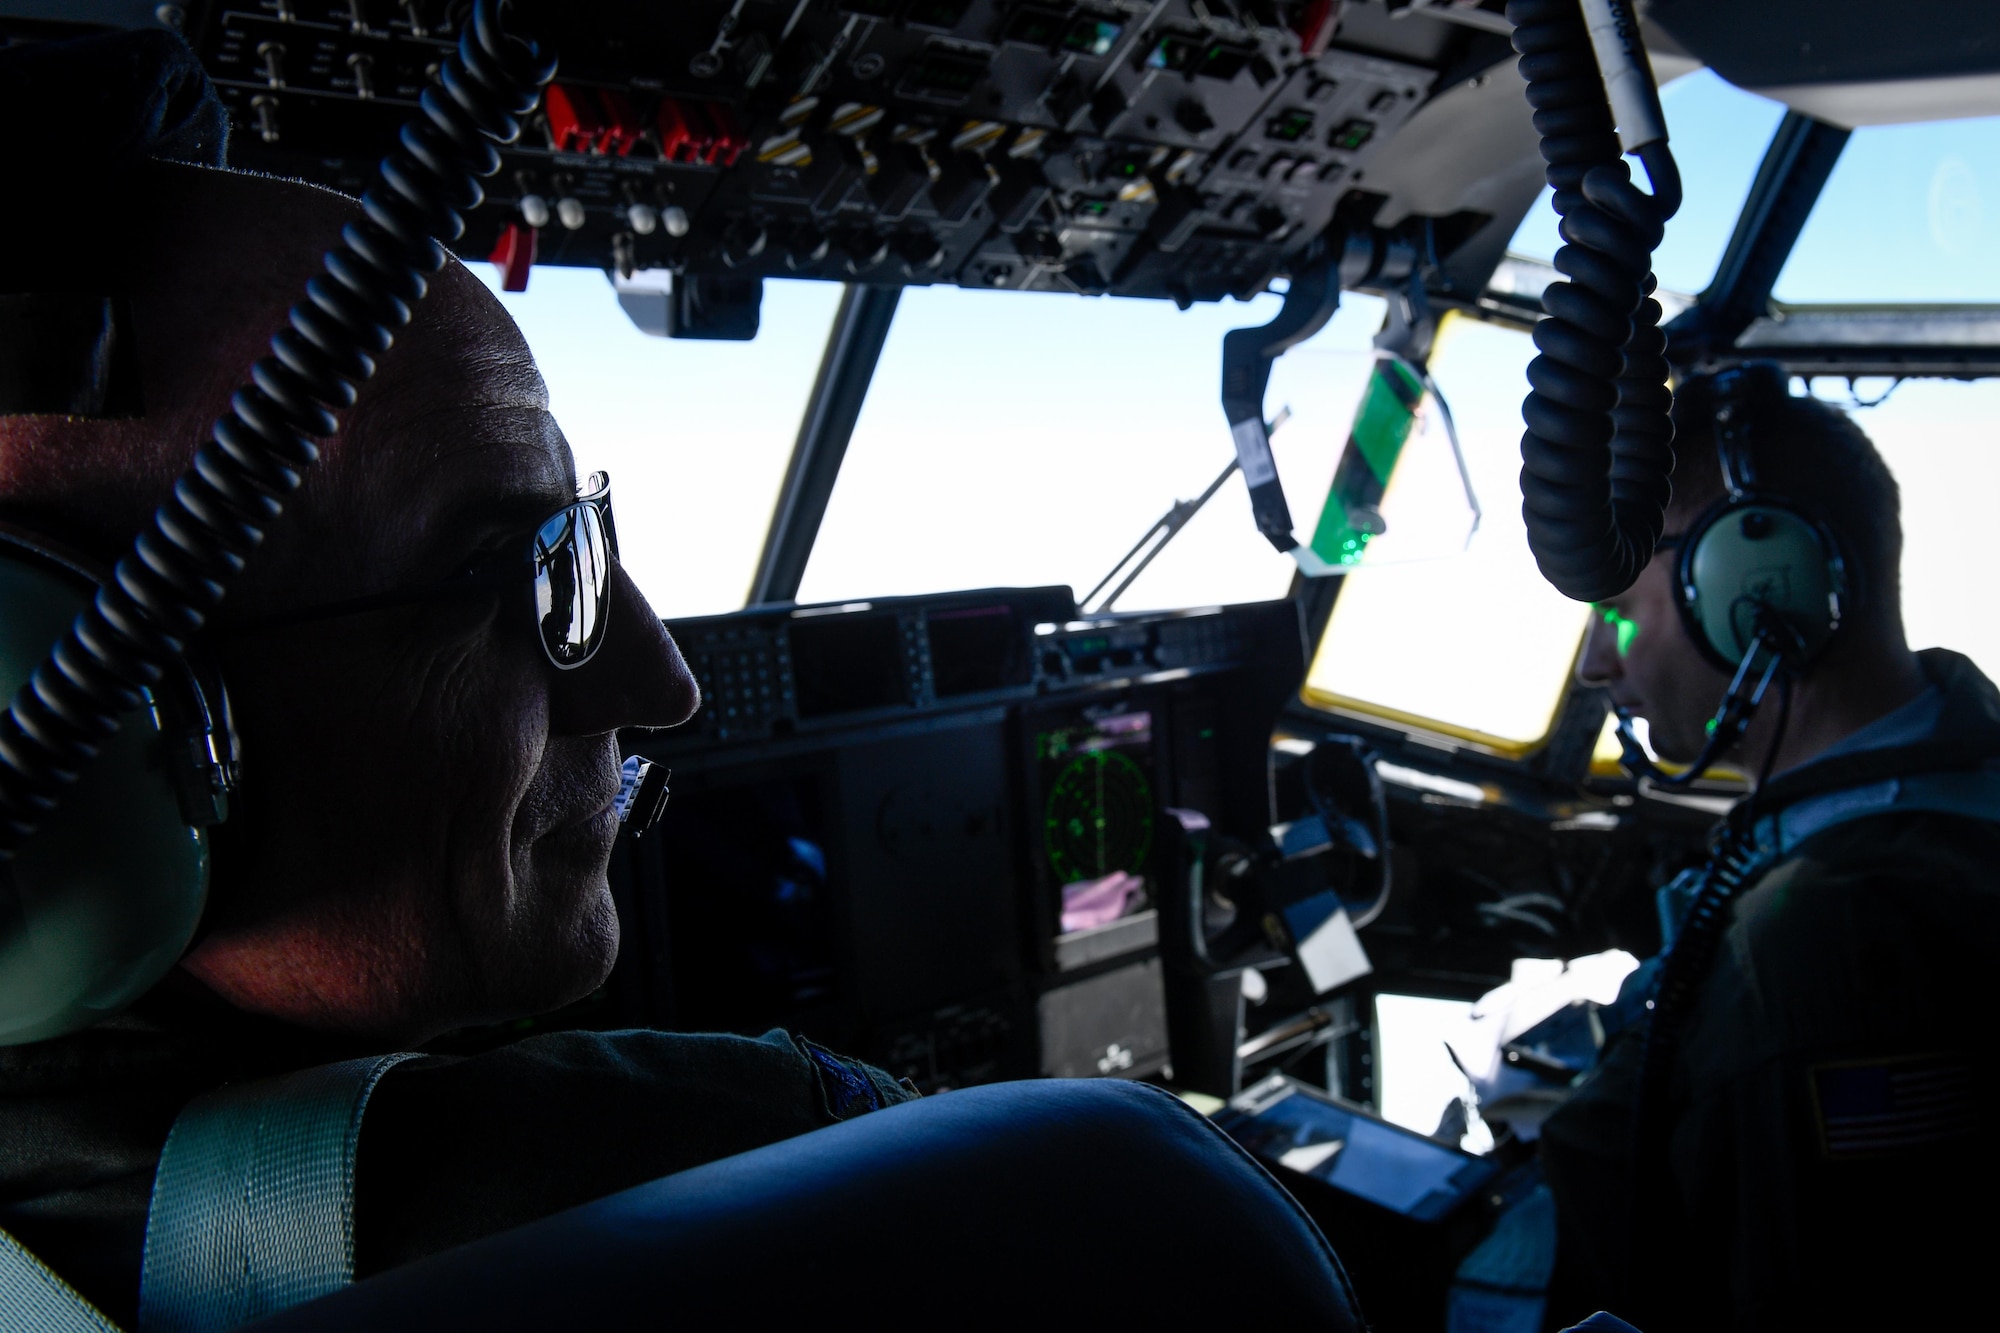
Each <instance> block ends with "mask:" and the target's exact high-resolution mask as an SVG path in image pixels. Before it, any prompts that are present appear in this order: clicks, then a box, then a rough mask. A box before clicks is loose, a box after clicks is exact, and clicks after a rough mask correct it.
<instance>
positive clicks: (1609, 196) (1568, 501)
mask: <svg viewBox="0 0 2000 1333" xmlns="http://www.w3.org/2000/svg"><path fill="white" fill-rule="evenodd" d="M1507 18H1508V21H1509V22H1511V23H1512V24H1513V25H1514V49H1515V50H1516V51H1518V52H1520V56H1521V60H1520V66H1519V68H1520V71H1521V77H1522V78H1523V79H1525V80H1526V81H1527V85H1528V102H1529V105H1531V106H1532V107H1533V108H1534V113H1535V129H1536V131H1537V133H1539V134H1540V136H1541V148H1542V157H1543V160H1544V161H1545V162H1546V163H1547V164H1548V165H1547V178H1548V183H1549V185H1550V187H1551V188H1553V189H1554V191H1555V201H1554V202H1555V210H1556V212H1557V213H1558V214H1560V215H1561V216H1562V224H1561V230H1562V237H1563V240H1564V241H1565V242H1566V244H1565V245H1564V246H1563V247H1562V248H1561V249H1560V250H1558V251H1557V252H1556V255H1555V261H1554V262H1555V267H1556V269H1557V270H1558V271H1560V272H1561V273H1563V274H1564V275H1565V276H1566V277H1567V278H1568V281H1567V282H1558V283H1554V284H1552V285H1551V286H1550V287H1549V288H1548V290H1547V292H1545V293H1544V294H1543V297H1542V304H1543V307H1544V308H1545V309H1546V310H1547V311H1548V314H1549V318H1547V319H1544V320H1542V321H1541V322H1540V323H1539V324H1537V325H1536V326H1535V332H1534V339H1535V346H1536V347H1537V348H1538V349H1539V350H1540V352H1541V355H1540V356H1538V357H1536V358H1535V360H1534V361H1533V362H1532V363H1531V364H1530V365H1529V367H1528V382H1529V384H1530V386H1531V388H1532V392H1530V393H1529V395H1528V397H1527V400H1526V401H1525V402H1524V403H1523V404H1522V405H1521V415H1522V418H1523V420H1524V421H1525V423H1526V425H1527V433H1526V434H1524V435H1523V436H1522V437H1521V496H1522V501H1521V509H1522V514H1523V517H1524V518H1525V519H1526V520H1527V526H1528V545H1529V547H1530V549H1532V550H1533V551H1534V555H1535V563H1536V564H1537V565H1539V566H1540V567H1541V571H1542V574H1543V576H1544V577H1545V578H1547V579H1548V580H1549V582H1550V583H1552V584H1553V585H1555V587H1556V589H1557V590H1558V591H1560V592H1561V593H1563V594H1564V595H1565V596H1568V597H1573V598H1575V599H1577V600H1578V601H1585V602H1591V601H1600V600H1602V599H1604V598H1606V597H1612V596H1616V595H1617V594H1618V593H1621V592H1623V591H1624V590H1625V589H1627V588H1629V587H1631V586H1632V583H1633V580H1635V579H1637V578H1638V576H1639V571H1640V570H1642V569H1644V568H1645V567H1646V563H1647V562H1648V561H1649V560H1651V559H1652V557H1653V550H1654V547H1655V546H1656V545H1657V544H1658V542H1659V539H1660V532H1661V527H1662V524H1663V523H1664V516H1665V512H1666V505H1667V500H1668V498H1669V497H1670V495H1671V494H1672V489H1671V486H1670V483H1669V477H1670V476H1671V474H1672V472H1673V466H1674V452H1673V438H1674V432H1673V422H1672V420H1671V418H1670V417H1669V415H1668V413H1669V411H1670V409H1671V408H1672V406H1673V395H1672V392H1671V391H1670V390H1669V389H1668V387H1667V373H1668V366H1667V359H1666V348H1667V342H1666V335H1665V334H1663V333H1662V332H1661V331H1660V327H1659V325H1660V317H1661V309H1660V303H1659V302H1658V301H1656V300H1654V299H1653V291H1654V288H1655V286H1656V285H1657V284H1656V282H1655V279H1654V277H1653V274H1652V272H1651V269H1652V262H1653V260H1652V255H1653V251H1654V249H1655V248H1657V247H1658V245H1659V243H1660V239H1661V237H1662V235H1663V234H1664V227H1665V223H1666V220H1667V219H1668V218H1670V217H1672V216H1673V215H1674V214H1675V213H1676V212H1677V211H1678V210H1679V209H1680V204H1681V179H1680V170H1679V168H1678V167H1677V166H1676V165H1675V163H1674V157H1673V153H1672V151H1671V150H1670V149H1669V148H1668V146H1667V132H1666V119H1665V116H1664V115H1663V114H1662V112H1661V110H1660V104H1659V93H1658V90H1657V89H1656V88H1655V87H1654V85H1653V78H1652V70H1651V66H1650V65H1648V64H1647V61H1646V52H1645V47H1644V45H1643V43H1642V42H1641V41H1640V39H1639V27H1638V20H1637V16H1636V15H1635V14H1634V12H1633V10H1632V7H1631V4H1630V0H1581V3H1579V0H1509V3H1508V5H1507ZM1621 141H1622V143H1623V147H1624V150H1625V151H1629V152H1632V153H1634V154H1635V155H1636V156H1637V157H1638V158H1639V161H1640V163H1641V164H1642V165H1643V166H1644V167H1645V168H1646V175H1647V178H1648V180H1649V181H1650V182H1651V184H1652V187H1653V192H1652V194H1650V195H1648V194H1646V193H1645V192H1643V191H1641V190H1640V189H1639V188H1638V186H1637V185H1635V184H1634V183H1633V180H1632V172H1631V169H1630V168H1629V167H1628V166H1627V165H1626V163H1625V162H1624V160H1623V158H1622V157H1621V149H1620V145H1621Z"/></svg>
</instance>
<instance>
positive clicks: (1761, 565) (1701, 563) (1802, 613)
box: [1618, 361, 1855, 787]
mask: <svg viewBox="0 0 2000 1333" xmlns="http://www.w3.org/2000/svg"><path fill="white" fill-rule="evenodd" d="M1707 388H1708V391H1709V393H1710V395H1711V396H1712V399H1713V404H1714V406H1713V417H1712V422H1713V429H1714V434H1715V447H1716V451H1717V453H1718V455H1719V457H1720V461H1721V464H1722V481H1723V487H1724V490H1725V494H1724V496H1723V498H1722V499H1720V500H1718V501H1716V502H1715V503H1714V504H1713V505H1710V506H1709V507H1708V509H1707V510H1705V511H1703V513H1702V515H1701V516H1700V517H1699V518H1697V519H1696V520H1695V521H1694V523H1693V525H1692V526H1690V527H1689V528H1688V530H1687V532H1686V533H1685V534H1683V535H1682V537H1681V538H1680V539H1679V540H1680V558H1679V560H1678V562H1677V563H1676V565H1675V570H1674V584H1675V597H1674V603H1675V606H1676V608H1677V609H1678V611H1679V613H1680V617H1681V624H1682V626H1683V628H1685V629H1686V631H1687V634H1688V637H1689V638H1690V639H1692V640H1693V641H1694V644H1695V646H1696V647H1697V648H1698V649H1699V650H1700V651H1701V654H1702V656H1703V657H1704V658H1706V659H1707V660H1708V661H1709V662H1711V663H1713V664H1714V665H1715V666H1717V667H1719V668H1720V669H1721V670H1723V671H1726V672H1728V673H1730V681H1729V688H1728V690H1727V691H1725V692H1724V694H1723V696H1722V701H1721V703H1720V704H1719V705H1718V706H1717V708H1716V712H1715V716H1714V718H1713V719H1712V720H1711V721H1710V722H1709V724H1708V740H1707V741H1706V743H1704V745H1703V746H1702V749H1701V753H1700V755H1699V756H1697V757H1696V759H1695V761H1694V763H1693V764H1691V765H1690V766H1689V767H1688V768H1687V769H1686V770H1685V771H1683V772H1681V773H1676V774H1672V775H1669V774H1667V773H1665V772H1663V771H1661V770H1660V769H1659V768H1658V767H1657V766H1656V765H1654V763H1653V762H1652V760H1651V759H1650V758H1648V756H1647V755H1646V751H1645V748H1644V747H1643V746H1642V745H1641V744H1640V743H1639V739H1638V736H1637V735H1636V734H1635V733H1634V731H1633V728H1632V718H1631V717H1630V716H1629V715H1628V714H1626V713H1624V712H1622V711H1621V712H1620V713H1619V715H1618V739H1619V744H1620V746H1621V748H1622V749H1623V751H1624V755H1623V758H1622V760H1621V763H1622V764H1623V765H1624V767H1625V768H1626V770H1627V771H1629V772H1631V773H1632V774H1633V775H1634V776H1635V777H1645V778H1648V779H1650V780H1651V781H1652V782H1654V783H1655V784H1658V785H1661V786H1671V787H1682V786H1686V785H1688V784H1689V783H1692V782H1694V781H1695V780H1696V779H1698V778H1700V777H1701V776H1702V775H1703V774H1704V773H1706V772H1707V771H1708V770H1709V768H1711V767H1712V766H1713V765H1714V764H1715V762H1716V761H1717V760H1718V759H1720V758H1721V757H1722V755H1723V754H1725V753H1727V751H1728V750H1729V748H1730V747H1731V746H1733V745H1735V744H1736V743H1737V742H1738V741H1740V740H1741V739H1742V738H1743V733H1744V732H1745V731H1746V730H1748V729H1749V726H1750V720H1751V719H1752V718H1753V717H1754V716H1755V715H1756V712H1757V709H1758V707H1759V706H1760V705H1761V704H1762V703H1763V702H1764V698H1765V696H1766V694H1767V693H1768V692H1769V690H1770V688H1771V686H1772V685H1773V683H1776V684H1777V685H1778V687H1779V690H1780V693H1781V696H1782V703H1781V711H1780V714H1779V719H1780V727H1781V729H1782V726H1783V723H1784V721H1785V720H1787V719H1786V714H1787V713H1788V711H1789V708H1788V705H1789V703H1790V681H1791V679H1792V678H1794V677H1795V676H1797V675H1798V674H1800V673H1802V672H1803V671H1805V670H1806V668H1808V667H1809V666H1810V665H1811V664H1812V663H1813V662H1815V661H1816V660H1818V659H1819V657H1820V656H1821V655H1822V654H1823V653H1825V651H1826V649H1827V647H1828V646H1829V645H1830V644H1832V643H1833V642H1834V641H1835V639H1836V638H1837V637H1838V635H1839V633H1840V629H1841V625H1842V623H1843V621H1844V620H1845V619H1846V617H1847V616H1848V614H1849V611H1850V609H1851V606H1852V604H1853V602H1854V596H1855V592H1854V587H1853V581H1852V576H1851V574H1850V572H1849V571H1850V565H1849V563H1848V561H1847V559H1846V556H1845V554H1844V553H1843V552H1842V550H1841V546H1840V542H1839V540H1838V539H1837V538H1836V537H1835V536H1834V533H1833V529H1832V528H1830V527H1828V526H1827V524H1826V523H1825V522H1824V521H1822V520H1821V519H1820V518H1819V517H1818V516H1816V515H1814V514H1813V513H1811V512H1810V511H1809V510H1808V509H1807V508H1806V507H1805V506H1803V505H1801V504H1800V503H1798V502H1797V501H1796V500H1793V499H1790V498H1789V497H1786V496H1781V495H1775V494H1772V493H1770V492H1767V491H1763V490H1760V489H1758V474H1757V465H1756V454H1755V450H1754V448H1753V445H1754V442H1755V439H1756V435H1757V431H1758V429H1759V427H1760V423H1765V424H1768V422H1769V419H1770V417H1771V416H1772V414H1773V413H1774V412H1775V411H1777V410H1779V409H1780V408H1781V407H1782V405H1783V404H1784V403H1785V402H1786V401H1787V400H1788V399H1789V398H1790V389H1789V387H1788V384H1787V380H1786V376H1785V373H1784V371H1783V370H1782V369H1781V368H1780V367H1778V366H1777V365H1776V364H1775V363H1772V362H1768V361H1758V362H1750V363H1747V364H1744V365H1741V366H1733V367H1731V368H1729V369H1727V370H1721V371H1717V372H1716V373H1714V374H1713V375H1711V376H1709V377H1708V385H1707ZM1690 390H1694V391H1695V392H1694V393H1690ZM1698 393H1699V388H1698V386H1697V385H1692V384H1691V385H1688V386H1684V387H1683V389H1682V401H1684V402H1685V401H1690V400H1694V401H1698ZM1669 540H1671V539H1669ZM1665 544H1666V543H1665V542H1662V545H1665ZM1776 752H1777V742H1776V741H1775V740H1774V741H1773V743H1772V746H1771V754H1773V755H1775V754H1776ZM1766 767H1767V768H1768V767H1769V756H1767V757H1766Z"/></svg>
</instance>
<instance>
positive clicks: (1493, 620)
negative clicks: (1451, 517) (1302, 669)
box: [1305, 316, 1590, 754]
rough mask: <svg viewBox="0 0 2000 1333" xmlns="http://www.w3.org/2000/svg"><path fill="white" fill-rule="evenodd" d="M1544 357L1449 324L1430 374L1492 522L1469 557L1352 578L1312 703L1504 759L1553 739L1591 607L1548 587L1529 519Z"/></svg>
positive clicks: (1511, 334)
mask: <svg viewBox="0 0 2000 1333" xmlns="http://www.w3.org/2000/svg"><path fill="white" fill-rule="evenodd" d="M1534 354H1535V349H1534V345H1533V344H1532V343H1531V342H1530V341H1529V338H1528V335H1527V334H1525V333H1520V332H1517V331H1515V330H1512V329H1506V328H1501V327H1498V326H1495V325H1490V324H1481V323H1478V322H1475V321H1472V320H1469V319H1463V318H1460V317H1458V316H1450V317H1447V319H1446V320H1445V323H1444V325H1443V327H1442V328H1441V329H1440V331H1439V334H1438V341H1437V347H1436V350H1435V351H1434V353H1433V355H1432V358H1431V376H1432V379H1433V380H1434V381H1435V382H1436V383H1437V385H1438V387H1439V389H1440V390H1442V392H1443V394H1444V397H1445V399H1446V400H1447V401H1448V402H1449V403H1450V404H1451V409H1452V413H1453V416H1454V417H1455V418H1456V421H1457V425H1458V435H1459V442H1460V446H1461V448H1462V450H1463V453H1464V457H1465V464H1466V470H1467V472H1468V473H1469V474H1470V476H1471V480H1472V485H1473V489H1474V492H1475V493H1476V494H1477V495H1478V496H1479V500H1480V507H1481V510H1482V515H1481V519H1480V524H1479V527H1478V529H1477V530H1476V531H1475V532H1474V533H1473V534H1472V539H1471V541H1470V542H1469V543H1467V544H1466V546H1465V547H1464V550H1463V552H1462V554H1458V555H1455V556H1449V557H1443V558H1438V559H1432V560H1417V561H1410V562H1406V563H1381V564H1374V563H1368V562H1364V563H1363V564H1361V565H1359V566H1357V567H1356V568H1355V569H1354V570H1353V571H1351V572H1350V573H1349V574H1348V576H1347V578H1346V581H1345V582H1344V583H1343V584H1342V585H1341V589H1340V594H1339V596H1338V598H1337V599H1336V600H1335V602H1334V606H1333V616H1332V619H1331V620H1330V621H1329V622H1328V624H1327V629H1326V633H1325V634H1324V635H1323V636H1322V637H1321V639H1320V647H1319V651H1318V653H1317V655H1316V656H1315V657H1314V660H1313V665H1312V670H1311V672H1310V673H1309V674H1308V675H1307V677H1306V687H1305V700H1306V702H1307V703H1308V704H1310V705H1312V706H1314V707H1317V708H1324V709H1329V710H1332V711H1336V712H1348V713H1359V714H1362V715H1364V716H1372V717H1376V718H1384V719H1387V720H1390V721H1393V722H1399V723H1405V724H1409V725H1413V726H1416V727H1419V728H1421V729H1424V730H1428V731H1433V732H1438V733H1442V734H1444V735H1449V736H1454V737H1457V738H1459V739H1463V740H1470V741H1473V742H1475V743H1478V744H1482V745H1485V746H1487V747H1489V748H1491V749H1493V750H1496V751H1499V752H1500V753H1503V754H1519V753H1523V752H1525V751H1527V750H1528V749H1530V748H1532V747H1533V746H1534V745H1535V744H1536V743H1538V742H1539V741H1540V740H1541V739H1542V738H1543V736H1545V735H1546V734H1547V733H1548V729H1549V725H1550V723H1551V722H1552V721H1553V719H1554V717H1555V712H1556V709H1557V707H1558V706H1559V705H1560V704H1561V702H1562V697H1563V693H1564V690H1565V689H1566V688H1567V685H1568V681H1569V672H1570V666H1571V664H1572V663H1573V662H1574V660H1575V658H1576V651H1577V646H1578V644H1579V643H1581V641H1582V637H1583V630H1584V626H1585V623H1586V620H1587V618H1588V616H1589V615H1590V608H1589V607H1587V606H1584V605H1583V604H1581V603H1579V602H1572V601H1570V600H1569V599H1567V598H1565V597H1564V596H1563V595H1562V594H1560V593H1558V592H1556V591H1555V590H1554V589H1553V588H1551V587H1550V586H1549V585H1548V583H1547V581H1546V580H1544V579H1543V578H1542V576H1541V573H1540V572H1539V571H1538V570H1537V569H1536V568H1535V562H1534V557H1533V556H1531V555H1530V554H1529V553H1528V539H1527V532H1526V529H1525V527H1524V526H1523V525H1522V522H1521V484H1520V479H1519V473H1520V469H1521V451H1520V437H1521V386H1522V384H1523V383H1524V382H1525V381H1524V378H1523V377H1524V375H1525V374H1526V371H1527V365H1528V362H1529V360H1530V359H1531V358H1532V357H1533V356H1534ZM1390 485H1391V487H1392V488H1393V487H1394V485H1395V479H1394V478H1393V477H1392V478H1391V479H1390Z"/></svg>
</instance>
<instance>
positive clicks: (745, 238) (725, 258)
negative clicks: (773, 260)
mask: <svg viewBox="0 0 2000 1333" xmlns="http://www.w3.org/2000/svg"><path fill="white" fill-rule="evenodd" d="M770 239H771V238H770V233H768V232H766V231H765V230H764V227H763V225H762V224H761V223H759V222H757V221H755V220H754V219H752V218H737V219H736V220H735V221H734V222H731V223H730V224H729V225H728V226H727V227H724V228H723V230H722V262H723V263H724V264H727V265H728V266H729V267H730V268H741V267H742V266H743V265H745V264H747V263H749V262H750V261H751V260H753V259H755V258H756V257H757V256H758V255H761V254H763V253H764V247H765V245H766V244H768V243H769V242H770Z"/></svg>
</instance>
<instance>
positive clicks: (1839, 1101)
mask: <svg viewBox="0 0 2000 1333" xmlns="http://www.w3.org/2000/svg"><path fill="white" fill-rule="evenodd" d="M1812 1082H1813V1107H1814V1110H1815V1111H1816V1112H1817V1113H1818V1116H1819V1138H1820V1148H1821V1150H1822V1151H1824V1152H1825V1154H1826V1155H1827V1156H1828V1157H1866V1156H1872V1155H1874V1154H1877V1153H1893V1152H1901V1151H1904V1150H1907V1149H1911V1148H1921V1147H1924V1146H1926V1145H1929V1144H1934V1143H1943V1142H1946V1141H1948V1140H1951V1139H1959V1138H1964V1137H1967V1136H1969V1135H1971V1134H1972V1133H1974V1132H1975V1131H1976V1130H1977V1129H1978V1099H1977V1097H1976V1096H1975V1095H1974V1090H1973V1081H1972V1067H1971V1066H1970V1065H1969V1064H1968V1063H1967V1062H1966V1061H1965V1060H1964V1059H1963V1058H1962V1057H1959V1056H1955V1055H1924V1056H1915V1057H1911V1058H1908V1059H1901V1060H1881V1061H1870V1062H1867V1063H1854V1064H1832V1065H1820V1066H1818V1067H1817V1068H1815V1069H1814V1070H1813V1071H1812Z"/></svg>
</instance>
